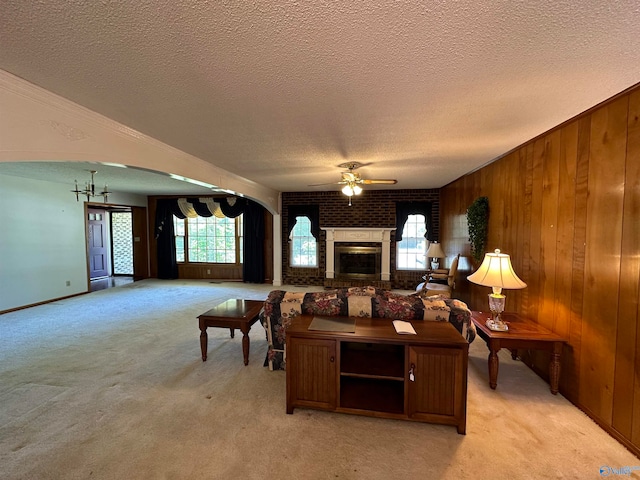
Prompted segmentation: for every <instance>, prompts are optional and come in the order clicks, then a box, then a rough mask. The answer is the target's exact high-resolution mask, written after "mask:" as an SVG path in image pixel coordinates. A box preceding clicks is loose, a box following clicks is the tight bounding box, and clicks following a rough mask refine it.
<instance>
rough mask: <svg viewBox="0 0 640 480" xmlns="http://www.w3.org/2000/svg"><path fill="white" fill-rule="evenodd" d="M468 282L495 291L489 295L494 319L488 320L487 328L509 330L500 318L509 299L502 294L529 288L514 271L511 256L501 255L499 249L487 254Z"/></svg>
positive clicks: (468, 278)
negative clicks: (507, 291)
mask: <svg viewBox="0 0 640 480" xmlns="http://www.w3.org/2000/svg"><path fill="white" fill-rule="evenodd" d="M467 280H469V281H470V282H473V283H475V284H477V285H482V286H485V287H491V288H492V289H493V293H490V294H489V309H490V310H491V313H492V314H493V319H492V320H487V326H488V327H489V328H490V329H492V330H498V331H506V330H508V329H509V327H508V326H507V324H506V323H504V322H503V321H502V319H501V318H500V314H501V313H502V312H503V311H504V305H505V301H506V298H507V297H506V296H505V295H503V294H502V289H503V288H507V289H519V288H525V287H526V286H527V284H526V283H524V282H523V281H522V280H520V279H519V278H518V276H517V275H516V272H514V271H513V267H512V266H511V258H510V257H509V255H507V254H506V253H500V250H498V249H496V250H495V252H493V253H486V254H485V255H484V260H483V261H482V265H480V268H478V270H476V271H475V272H474V273H473V274H471V275H469V276H468V277H467Z"/></svg>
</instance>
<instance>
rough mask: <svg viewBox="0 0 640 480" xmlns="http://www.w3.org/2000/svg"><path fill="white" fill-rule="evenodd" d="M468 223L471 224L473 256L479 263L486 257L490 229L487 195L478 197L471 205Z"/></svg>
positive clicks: (470, 234)
mask: <svg viewBox="0 0 640 480" xmlns="http://www.w3.org/2000/svg"><path fill="white" fill-rule="evenodd" d="M467 224H468V225H469V242H470V243H471V256H472V257H473V258H474V260H475V261H476V262H478V263H479V262H481V261H482V259H483V258H484V251H485V248H486V245H487V234H488V230H489V229H488V225H489V199H488V198H487V197H478V198H476V199H475V200H474V202H473V203H472V204H471V205H470V206H469V208H468V209H467Z"/></svg>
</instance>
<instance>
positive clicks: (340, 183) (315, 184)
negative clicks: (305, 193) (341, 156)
mask: <svg viewBox="0 0 640 480" xmlns="http://www.w3.org/2000/svg"><path fill="white" fill-rule="evenodd" d="M345 183H346V182H329V183H312V184H310V185H307V187H324V186H325V185H344V184H345Z"/></svg>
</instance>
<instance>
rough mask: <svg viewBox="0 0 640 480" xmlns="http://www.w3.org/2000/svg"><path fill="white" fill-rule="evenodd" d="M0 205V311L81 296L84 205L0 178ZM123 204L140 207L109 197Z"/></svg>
mask: <svg viewBox="0 0 640 480" xmlns="http://www.w3.org/2000/svg"><path fill="white" fill-rule="evenodd" d="M0 199H1V200H0V311H4V310H9V309H12V308H17V307H22V306H26V305H33V304H34V303H39V302H44V301H47V300H52V299H56V298H61V297H65V296H68V295H73V294H77V293H84V292H87V291H88V290H89V286H88V280H87V255H86V236H85V219H84V203H83V202H82V201H80V202H76V199H75V196H74V195H73V194H71V192H70V188H67V186H65V185H61V184H59V183H51V182H44V181H40V180H30V179H25V178H20V177H13V176H8V175H0ZM125 200H126V201H127V203H126V204H127V205H142V206H146V199H144V197H139V198H133V196H127V197H122V198H119V197H118V196H116V195H114V196H113V203H119V202H123V203H124V201H125ZM141 200H144V201H141ZM109 203H112V199H111V198H110V199H109ZM67 281H68V282H70V285H69V286H67V284H66V282H67Z"/></svg>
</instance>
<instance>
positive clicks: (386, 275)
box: [320, 227, 395, 281]
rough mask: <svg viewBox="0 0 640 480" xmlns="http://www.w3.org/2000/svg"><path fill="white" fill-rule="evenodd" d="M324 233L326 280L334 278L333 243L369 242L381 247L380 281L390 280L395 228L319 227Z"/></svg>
mask: <svg viewBox="0 0 640 480" xmlns="http://www.w3.org/2000/svg"><path fill="white" fill-rule="evenodd" d="M320 228H321V229H322V230H324V231H325V232H326V238H327V241H326V246H327V250H326V252H327V253H326V264H327V270H326V274H325V275H326V278H335V259H334V255H335V242H369V243H380V244H381V245H382V258H381V260H382V265H381V268H380V280H387V281H388V280H390V278H391V232H392V231H393V230H395V228H357V227H356V228H353V227H350V228H342V227H320Z"/></svg>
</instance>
